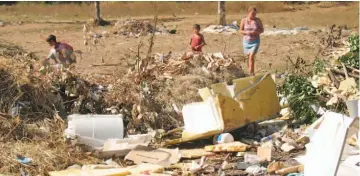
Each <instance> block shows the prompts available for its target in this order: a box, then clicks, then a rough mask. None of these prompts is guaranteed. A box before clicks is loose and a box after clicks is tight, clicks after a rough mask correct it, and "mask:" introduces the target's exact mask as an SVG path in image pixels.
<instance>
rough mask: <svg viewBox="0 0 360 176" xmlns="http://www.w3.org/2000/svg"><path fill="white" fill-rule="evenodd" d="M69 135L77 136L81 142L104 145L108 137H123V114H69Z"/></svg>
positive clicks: (92, 145) (89, 144)
mask: <svg viewBox="0 0 360 176" xmlns="http://www.w3.org/2000/svg"><path fill="white" fill-rule="evenodd" d="M66 134H67V136H68V137H69V136H77V137H78V139H79V143H80V144H86V145H88V146H91V147H102V146H103V145H104V142H105V141H106V140H107V139H123V138H124V124H123V117H122V115H79V114H74V115H70V116H68V128H67V130H66Z"/></svg>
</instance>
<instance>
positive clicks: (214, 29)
mask: <svg viewBox="0 0 360 176" xmlns="http://www.w3.org/2000/svg"><path fill="white" fill-rule="evenodd" d="M238 30H239V27H238V26H237V24H236V23H234V24H231V25H227V26H221V25H210V26H209V27H206V28H204V29H203V30H202V33H211V34H227V35H231V34H236V33H237V31H238Z"/></svg>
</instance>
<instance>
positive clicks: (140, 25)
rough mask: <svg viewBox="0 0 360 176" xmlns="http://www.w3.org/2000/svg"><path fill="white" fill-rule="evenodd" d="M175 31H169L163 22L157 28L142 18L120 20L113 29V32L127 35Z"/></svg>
mask: <svg viewBox="0 0 360 176" xmlns="http://www.w3.org/2000/svg"><path fill="white" fill-rule="evenodd" d="M173 32H174V31H169V30H167V29H166V27H165V26H164V25H162V24H158V25H157V26H156V28H155V27H154V26H153V25H152V24H151V22H150V21H142V20H135V19H130V20H125V21H122V20H119V21H118V22H116V23H115V26H114V27H113V29H112V33H113V34H119V35H125V36H130V37H131V36H146V35H149V34H152V33H155V35H159V34H170V33H173Z"/></svg>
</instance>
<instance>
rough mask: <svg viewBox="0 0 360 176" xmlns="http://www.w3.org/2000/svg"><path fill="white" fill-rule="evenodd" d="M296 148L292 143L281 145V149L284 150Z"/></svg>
mask: <svg viewBox="0 0 360 176" xmlns="http://www.w3.org/2000/svg"><path fill="white" fill-rule="evenodd" d="M294 149H296V147H295V146H293V145H291V144H288V143H284V144H283V145H282V146H281V150H282V151H284V152H290V151H292V150H294Z"/></svg>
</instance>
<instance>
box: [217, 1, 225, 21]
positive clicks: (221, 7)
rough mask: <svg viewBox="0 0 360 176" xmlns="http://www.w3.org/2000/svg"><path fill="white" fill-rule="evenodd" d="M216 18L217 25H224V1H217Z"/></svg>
mask: <svg viewBox="0 0 360 176" xmlns="http://www.w3.org/2000/svg"><path fill="white" fill-rule="evenodd" d="M218 16H219V25H223V26H224V25H225V24H226V18H225V16H226V13H225V1H218Z"/></svg>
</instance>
